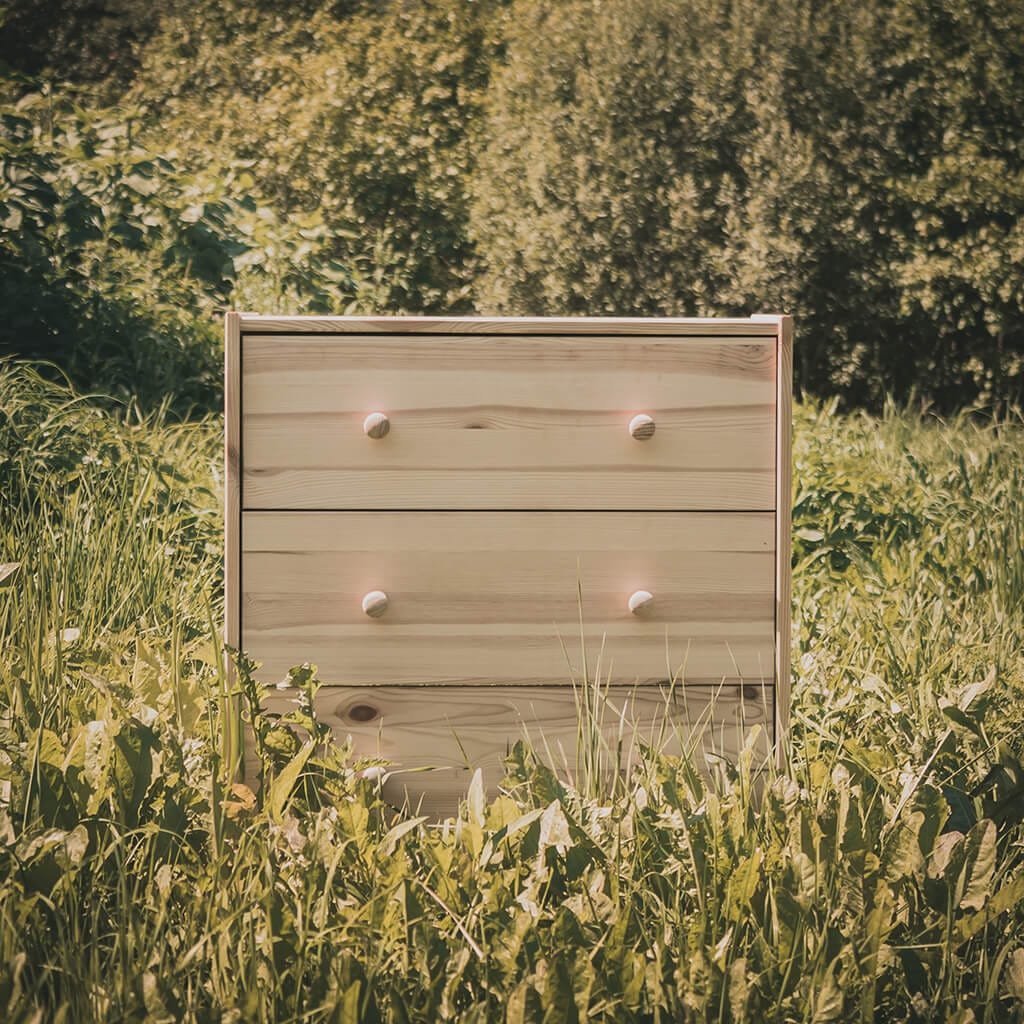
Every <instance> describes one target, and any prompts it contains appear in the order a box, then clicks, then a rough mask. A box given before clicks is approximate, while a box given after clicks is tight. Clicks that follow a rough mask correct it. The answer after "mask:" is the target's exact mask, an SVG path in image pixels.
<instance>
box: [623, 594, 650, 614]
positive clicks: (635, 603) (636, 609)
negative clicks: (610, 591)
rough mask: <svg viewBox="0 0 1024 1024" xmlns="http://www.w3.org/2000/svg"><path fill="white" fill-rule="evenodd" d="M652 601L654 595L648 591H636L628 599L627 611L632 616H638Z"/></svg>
mask: <svg viewBox="0 0 1024 1024" xmlns="http://www.w3.org/2000/svg"><path fill="white" fill-rule="evenodd" d="M653 600H654V595H653V594H652V593H651V592H650V591H649V590H636V591H634V592H633V593H632V594H630V597H629V610H630V611H631V612H632V613H633V614H634V615H639V614H640V613H641V612H642V611H644V610H645V609H646V608H647V607H648V606H649V605H650V603H651V602H652V601H653Z"/></svg>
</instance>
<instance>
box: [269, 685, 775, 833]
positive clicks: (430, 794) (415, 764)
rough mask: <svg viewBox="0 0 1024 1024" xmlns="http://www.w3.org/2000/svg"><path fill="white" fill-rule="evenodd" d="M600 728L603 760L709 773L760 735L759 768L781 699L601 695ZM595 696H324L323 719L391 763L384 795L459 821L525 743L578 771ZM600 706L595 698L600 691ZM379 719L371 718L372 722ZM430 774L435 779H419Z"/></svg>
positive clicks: (768, 695)
mask: <svg viewBox="0 0 1024 1024" xmlns="http://www.w3.org/2000/svg"><path fill="white" fill-rule="evenodd" d="M601 693H602V698H601V700H600V701H598V702H596V707H597V708H598V712H597V716H596V717H595V719H594V721H595V724H596V726H597V730H598V731H599V732H600V734H601V737H602V740H601V749H602V756H603V757H604V758H606V759H609V760H608V762H607V763H609V764H614V763H615V760H616V751H617V750H621V758H620V763H621V764H622V765H623V766H626V765H629V764H632V763H635V762H636V760H637V758H638V755H639V743H640V742H644V743H648V744H650V745H651V746H653V747H654V748H655V749H658V750H662V751H663V752H665V753H667V754H672V755H678V754H680V753H683V752H692V753H693V754H694V756H695V758H696V760H697V763H698V764H699V765H703V764H704V762H705V751H707V752H708V753H709V754H710V755H711V756H712V757H713V756H715V755H721V756H725V757H727V758H729V759H731V760H735V759H736V757H737V755H738V753H739V750H740V749H741V747H742V745H743V743H744V741H745V739H746V738H747V736H748V735H749V733H750V732H751V730H753V729H754V728H755V727H756V728H757V730H758V732H757V742H756V743H755V747H754V751H755V755H754V756H755V761H757V760H761V761H763V760H764V759H765V758H767V756H768V744H769V740H770V734H771V723H772V720H773V716H774V692H773V690H772V688H771V687H769V686H763V687H762V686H747V687H746V688H740V687H739V686H736V685H732V684H725V685H719V686H700V687H696V686H694V687H685V688H681V687H677V688H675V689H674V690H671V689H668V688H666V689H664V690H662V689H659V688H657V687H644V688H638V687H612V688H610V689H608V690H605V689H604V688H602V691H601ZM587 696H588V691H587V690H585V689H583V688H580V689H578V690H574V688H573V687H571V686H559V687H494V686H487V687H483V686H480V687H463V686H458V687H447V686H446V687H443V688H440V687H430V686H426V687H372V688H359V687H351V688H350V687H324V688H323V689H321V690H320V692H319V694H318V695H317V698H316V702H317V711H318V714H319V715H320V717H321V720H323V721H325V722H326V723H328V724H329V725H330V726H331V727H332V729H333V731H334V734H335V737H336V738H337V739H338V740H339V741H344V740H345V739H346V738H347V737H351V739H352V743H353V752H354V755H355V756H356V757H366V758H378V757H380V758H386V759H387V760H388V761H390V762H391V765H390V766H389V767H388V768H387V769H386V771H387V772H389V773H391V774H390V776H389V777H387V778H386V781H385V782H384V795H385V797H386V798H387V799H389V800H391V801H392V802H394V803H396V804H401V803H402V802H403V801H404V800H405V799H406V798H408V800H409V803H410V805H411V806H412V807H414V808H415V807H416V806H417V805H419V806H420V808H421V810H422V811H423V812H424V813H427V814H431V815H434V816H446V815H451V814H453V813H454V812H455V810H456V808H457V806H458V800H459V799H460V798H461V797H465V795H466V790H467V788H468V786H469V783H470V780H471V778H472V773H473V771H474V770H475V769H476V768H481V769H482V772H483V777H484V783H485V786H486V789H487V791H488V795H489V796H492V797H493V796H496V795H497V792H498V787H499V784H500V782H501V781H502V778H503V775H504V768H503V760H504V757H505V755H506V753H507V752H508V751H509V750H510V749H511V747H512V745H513V744H514V743H515V742H516V741H517V740H519V739H524V738H526V739H529V740H530V741H532V743H533V745H534V748H535V749H536V751H537V753H538V754H539V756H540V757H541V758H542V759H543V760H544V761H545V762H546V763H547V764H549V765H550V766H551V767H552V768H554V769H555V770H556V771H557V772H558V774H559V775H561V776H562V777H563V778H571V777H573V776H575V775H576V774H577V751H578V746H577V743H578V736H579V730H580V722H581V720H582V721H584V722H586V720H587V715H586V713H585V712H583V713H582V714H581V711H580V702H582V701H585V700H586V697H587ZM290 697H291V694H290V692H289V691H280V690H273V691H271V692H270V694H269V695H268V701H267V703H268V709H269V710H271V711H272V712H273V711H277V712H281V713H284V712H286V711H288V710H290V709H291V708H292V707H293V705H292V704H290V703H289V699H290ZM589 697H590V700H591V702H593V697H594V694H593V691H592V690H591V691H589ZM371 714H372V717H368V716H370V715H371ZM426 767H430V768H432V769H434V770H431V771H429V772H422V773H421V772H418V771H416V769H422V768H426Z"/></svg>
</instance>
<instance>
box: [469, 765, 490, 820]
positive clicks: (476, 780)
mask: <svg viewBox="0 0 1024 1024" xmlns="http://www.w3.org/2000/svg"><path fill="white" fill-rule="evenodd" d="M466 808H467V810H468V812H469V820H470V821H471V822H472V823H473V824H474V825H477V826H479V827H480V828H483V827H484V821H485V809H486V799H485V797H484V775H483V772H482V771H481V770H480V769H479V768H477V770H476V771H475V772H473V778H472V780H471V781H470V783H469V792H468V793H467V794H466Z"/></svg>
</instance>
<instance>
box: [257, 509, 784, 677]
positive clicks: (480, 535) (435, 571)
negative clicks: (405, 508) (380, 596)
mask: <svg viewBox="0 0 1024 1024" xmlns="http://www.w3.org/2000/svg"><path fill="white" fill-rule="evenodd" d="M243 524H244V526H243V537H244V554H243V561H244V568H243V580H244V585H245V595H244V601H245V603H244V610H243V644H244V646H245V648H246V649H247V650H248V652H249V653H250V654H251V656H253V657H254V658H256V659H257V660H258V661H262V662H263V663H264V665H263V670H262V673H261V674H260V676H259V678H261V679H263V680H264V681H266V682H276V681H277V680H279V679H280V678H282V676H283V675H284V673H285V672H286V671H287V669H288V668H289V667H291V666H292V665H296V664H299V663H301V662H303V661H312V662H314V663H316V664H317V665H319V667H320V672H321V676H322V677H323V678H324V679H325V680H326V681H328V682H331V683H344V684H372V683H381V684H384V683H391V684H399V683H439V684H440V683H461V684H468V683H557V682H568V681H570V680H571V679H573V678H576V679H580V678H582V677H583V675H584V673H585V672H586V675H587V677H588V678H593V676H594V672H595V661H596V659H597V656H598V652H599V650H600V648H601V643H602V636H604V637H605V638H606V639H605V653H604V659H603V663H602V667H601V677H602V678H605V677H606V676H607V677H608V678H610V679H611V680H612V681H620V682H627V683H630V682H635V681H636V680H638V679H639V680H641V681H650V680H661V679H665V678H669V677H671V676H673V675H677V674H680V673H681V674H682V676H683V678H685V679H686V680H688V681H689V680H705V681H708V680H710V681H717V680H720V679H721V678H722V677H723V676H742V677H747V678H751V679H756V680H761V679H767V680H770V679H772V678H773V673H774V668H773V663H774V654H773V626H774V618H773V612H774V605H773V601H774V571H775V560H774V516H773V514H772V513H730V514H728V515H719V514H713V513H663V512H655V513H647V514H643V515H638V514H636V513H631V512H626V513H620V512H596V513H553V512H525V513H514V512H472V513H470V512H432V513H431V512H423V513H415V514H412V513H407V512H340V513H329V512H284V513H278V512H246V513H244V514H243ZM578 580H579V582H580V585H581V586H582V593H583V606H582V613H583V620H584V627H585V634H584V635H585V637H586V650H587V652H588V654H587V657H588V664H587V665H586V666H585V665H584V662H583V657H582V655H581V652H580V608H579V604H578V590H577V581H578ZM376 589H380V590H383V591H385V592H386V593H387V594H388V599H389V607H388V610H387V612H386V613H385V614H384V615H383V616H382V617H381V618H380V619H377V620H370V619H368V618H367V616H366V615H365V614H364V613H363V611H362V606H361V602H362V598H363V595H364V594H365V593H367V591H370V590H376ZM639 589H645V590H649V591H650V592H651V593H652V594H653V595H654V600H653V602H652V603H651V605H650V606H649V607H648V608H647V609H644V610H643V611H642V612H641V613H640V614H638V615H633V614H631V613H630V611H629V606H628V602H629V597H630V595H631V594H632V593H633V592H634V591H636V590H639ZM563 642H564V644H565V647H566V649H567V650H566V651H563V649H562V643H563Z"/></svg>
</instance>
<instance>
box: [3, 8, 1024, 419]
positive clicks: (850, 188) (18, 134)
mask: <svg viewBox="0 0 1024 1024" xmlns="http://www.w3.org/2000/svg"><path fill="white" fill-rule="evenodd" d="M9 6H10V10H9V12H8V23H9V27H10V31H9V34H8V38H9V40H10V43H9V45H8V46H7V48H6V49H4V50H3V53H4V54H5V55H6V60H7V61H8V62H9V63H10V65H11V66H12V68H17V69H19V70H18V71H17V72H15V71H14V70H12V69H10V68H9V69H8V71H7V73H6V75H5V82H4V86H3V92H4V93H5V94H6V95H7V97H8V99H9V101H10V102H14V101H15V100H16V99H17V98H18V97H19V96H20V95H22V94H25V93H28V94H32V93H36V94H37V95H36V97H35V98H34V99H32V98H29V99H26V100H25V103H26V105H27V106H26V107H24V108H22V109H21V110H20V111H16V112H13V113H12V112H11V110H10V108H8V111H7V114H6V115H5V119H4V124H5V132H4V140H5V141H4V147H5V150H4V153H3V164H4V167H5V174H4V182H5V185H6V189H5V192H4V193H3V194H0V203H3V204H4V206H3V209H2V210H0V220H2V221H3V222H4V224H5V227H4V228H3V231H2V237H0V251H2V252H3V253H4V254H5V255H4V263H3V270H4V279H5V280H9V281H10V282H12V283H11V284H10V286H9V287H8V289H7V290H6V291H5V292H4V294H3V295H0V309H2V310H3V317H2V318H0V319H2V321H3V322H4V323H5V324H7V323H12V324H14V326H12V327H10V328H9V329H6V330H5V333H4V335H3V337H2V342H0V343H2V344H3V346H4V347H6V348H7V349H8V350H14V351H18V352H20V353H21V354H27V353H33V354H39V353H40V352H41V351H42V350H44V349H45V348H46V347H47V346H49V347H50V348H51V349H52V351H53V352H54V353H55V354H56V355H57V356H58V357H59V358H60V359H61V360H62V361H64V362H65V365H67V366H68V368H69V370H70V371H72V372H73V373H74V375H75V377H76V379H77V380H79V381H80V382H81V383H83V385H84V386H86V387H91V386H93V385H94V384H97V383H101V382H102V383H104V384H106V383H108V382H109V381H111V380H114V381H116V382H117V383H120V384H122V385H123V386H125V387H128V386H135V384H137V381H138V380H139V378H138V376H137V375H136V376H131V375H129V374H127V372H126V373H125V374H124V375H122V376H120V377H118V376H116V374H117V371H118V370H119V369H125V370H127V367H124V366H122V365H121V364H120V363H119V362H118V360H117V359H114V360H113V363H114V366H113V368H112V369H111V370H107V371H103V370H102V369H101V366H102V365H104V364H105V363H106V362H109V358H108V356H107V355H104V356H103V363H101V361H100V357H96V363H95V365H92V364H90V363H89V362H88V360H85V361H84V365H83V364H82V363H81V362H80V361H79V359H78V352H79V351H80V349H84V350H86V351H90V352H92V351H94V350H101V351H103V352H104V353H110V352H112V351H120V350H121V349H127V350H128V351H129V352H131V353H133V355H132V356H130V357H125V358H126V359H130V360H131V361H133V368H134V369H140V368H142V366H141V365H139V363H140V361H142V364H143V365H144V366H145V369H146V370H147V372H148V374H149V375H151V376H152V377H153V379H154V380H155V381H159V382H160V383H155V384H154V385H153V394H154V395H160V394H162V393H163V391H162V387H163V382H164V381H165V380H171V379H173V378H174V377H175V376H177V375H180V374H182V373H184V375H185V377H186V381H187V386H189V387H191V386H192V385H193V384H196V383H197V382H196V381H194V380H193V379H192V378H193V377H194V376H195V375H196V374H199V375H200V377H203V378H204V380H205V383H202V382H198V383H199V384H200V385H201V386H199V387H198V388H197V389H196V390H195V394H194V397H195V398H196V399H197V400H199V399H201V398H202V396H203V395H204V394H206V393H207V392H208V391H209V390H210V388H209V387H208V386H207V385H209V384H210V380H209V379H207V378H208V375H206V377H204V374H206V371H205V370H200V369H198V367H200V366H203V365H205V363H204V360H206V362H209V361H210V360H212V361H213V362H215V361H216V358H217V356H216V345H217V342H216V340H215V337H214V335H215V334H216V327H215V324H214V321H213V320H212V319H211V316H212V314H213V312H214V311H216V310H220V309H221V308H223V307H224V306H232V307H234V308H243V309H244V308H251V307H257V308H260V309H264V310H271V311H282V312H290V313H297V312H304V311H309V310H319V309H321V308H324V307H326V308H330V309H331V310H333V311H335V312H340V311H343V310H345V309H355V310H359V311H363V312H378V313H380V312H409V313H446V312H471V311H480V312H487V313H491V312H500V313H514V314H532V315H536V314H541V313H556V314H576V313H592V314H603V313H613V314H629V313H636V314H683V315H722V314H737V313H740V314H744V315H746V314H748V313H751V312H757V311H771V312H776V311H785V312H793V313H795V314H796V315H797V316H798V317H799V325H800V337H799V344H798V345H797V349H796V376H797V381H798V384H799V386H800V388H801V389H802V390H803V391H804V392H806V393H809V394H816V395H819V396H829V395H834V394H838V395H840V396H841V398H842V399H843V401H844V402H845V403H851V404H862V405H866V406H869V407H872V408H874V409H875V410H876V411H877V410H878V409H880V408H881V405H882V403H883V401H884V398H885V396H886V395H887V394H892V395H895V396H896V397H897V398H898V399H899V400H901V401H902V400H904V399H905V398H906V397H907V396H908V395H910V394H916V395H917V396H926V397H928V398H930V399H931V400H932V401H934V402H935V403H936V405H937V407H939V408H941V409H944V410H947V411H948V410H951V409H954V408H957V407H960V406H961V405H963V404H964V403H966V402H975V401H977V402H980V403H982V404H998V403H1001V402H1005V401H1010V402H1012V401H1016V402H1018V403H1019V402H1020V401H1021V400H1022V399H1024V391H1022V387H1024V291H1022V288H1024V285H1022V282H1024V276H1022V275H1021V273H1020V266H1021V265H1022V264H1024V234H1022V232H1024V228H1022V227H1021V225H1022V224H1024V217H1022V214H1024V149H1022V145H1021V142H1022V139H1021V127H1020V126H1021V125H1022V124H1024V77H1022V76H1024V71H1022V69H1024V59H1022V57H1024V53H1022V46H1024V42H1022V40H1024V8H1022V7H1021V5H1020V4H998V3H994V2H989V0H986V2H981V3H979V2H974V0H942V2H939V3H933V2H930V0H872V2H870V3H861V4H849V3H841V2H838V0H830V2H828V3H825V4H822V3H818V2H811V0H780V2H777V3H771V4H764V3H758V2H755V0H728V2H726V0H688V2H686V3H682V2H681V0H612V2H609V0H601V2H597V0H566V2H562V3H558V4H554V5H553V4H550V3H545V2H541V0H476V2H473V3H466V2H464V0H431V2H429V3H402V2H397V0H394V2H370V0H365V2H358V0H353V2H339V0H303V2H302V3H297V4H292V5H289V8H288V10H287V12H286V13H285V12H284V11H283V9H282V8H280V6H279V5H274V4H271V3H267V2H255V3H254V2H248V0H247V2H242V0H223V2H214V0H190V2H189V3H186V4H183V5H180V4H179V5H168V4H164V3H162V2H160V3H157V4H155V5H146V7H145V10H143V9H142V8H141V7H139V5H136V4H133V3H130V2H126V0H104V2H102V3H99V4H85V3H82V2H81V0H45V2H43V3H38V2H36V0H33V2H32V3H28V2H27V0H15V2H14V3H13V4H11V5H9ZM72 33H73V34H72ZM72 38H74V40H75V41H74V43H72V41H71V40H72ZM19 40H21V42H19ZM26 76H28V77H26ZM68 82H70V83H73V84H71V85H69V84H65V83H68ZM42 83H49V85H48V86H47V88H48V89H49V92H45V91H44V90H43V89H42ZM76 104H77V105H78V106H77V107H76ZM26 118H27V119H28V121H30V122H31V124H30V125H29V124H26ZM118 130H120V131H121V132H122V136H121V138H120V139H118V137H117V131H118ZM103 133H106V134H103ZM97 137H99V139H100V140H101V142H100V144H98V145H97V144H96V143H94V142H92V141H91V140H95V139H96V138H97ZM129 139H130V142H129ZM140 167H141V168H144V169H140ZM37 178H41V179H42V181H43V183H44V185H45V187H42V186H40V187H37V186H35V185H32V184H31V183H32V182H33V181H35V180H36V179H37ZM140 179H146V180H145V181H142V182H141V191H137V190H136V187H135V184H133V182H134V183H139V182H140ZM24 182H27V184H22V183H24ZM26 188H27V189H28V191H29V192H30V193H31V194H32V196H34V197H35V199H34V200H33V201H35V202H37V203H38V204H41V206H42V208H43V212H37V213H36V214H35V215H33V214H32V205H31V203H30V202H29V200H28V199H27V198H25V196H24V195H23V194H22V193H23V191H24V189H26ZM65 208H66V213H65ZM139 211H144V213H145V216H146V217H147V218H149V217H153V218H155V221H156V223H147V224H140V223H139V221H140V217H141V216H142V213H141V212H139ZM47 218H49V219H50V220H53V221H55V222H60V221H62V220H63V219H66V220H67V221H68V223H69V225H74V228H73V229H72V228H69V229H68V230H66V231H64V232H60V231H57V230H55V229H53V228H50V229H45V230H44V225H45V223H48V221H47ZM22 234H26V235H27V237H26V238H24V239H23V238H22V237H21V236H22ZM30 242H31V245H30ZM33 246H34V248H33ZM30 252H31V253H32V254H33V255H32V256H31V258H29V254H30ZM328 261H334V264H336V266H335V267H334V268H333V269H331V264H330V263H329V262H328ZM340 268H344V272H342V271H341V269H340ZM243 271H244V273H243ZM257 285H260V286H259V287H257ZM190 299H191V301H190ZM26 310H31V311H32V314H33V315H32V317H31V319H27V318H26V316H25V311H26ZM83 314H91V316H92V320H89V317H88V315H86V316H85V321H86V323H95V324H96V327H95V329H92V330H91V329H90V328H89V327H85V328H82V327H81V326H79V325H80V324H81V322H82V320H83ZM196 314H198V315H196ZM40 322H42V323H45V324H46V326H47V330H46V331H45V332H43V333H40V332H39V331H38V330H34V329H33V325H35V324H37V323H40ZM83 329H84V330H86V332H87V337H88V341H87V342H86V343H85V344H83V345H81V346H79V345H77V344H75V341H76V340H77V334H76V332H78V331H80V330H83ZM90 330H91V333H88V332H89V331H90ZM183 351H187V352H188V353H189V355H188V358H179V357H180V356H181V354H182V352H183ZM206 353H213V354H212V355H211V356H209V358H207V356H206ZM146 360H148V362H147V361H146ZM185 367H187V369H185ZM103 372H106V373H107V374H108V376H107V377H106V378H104V377H103ZM111 373H113V374H115V376H113V377H111V376H110V374H111ZM145 376H146V375H143V377H145ZM203 401H205V402H206V404H207V405H209V404H210V403H211V402H212V399H210V398H209V397H207V398H206V399H203ZM183 404H187V403H183Z"/></svg>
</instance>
